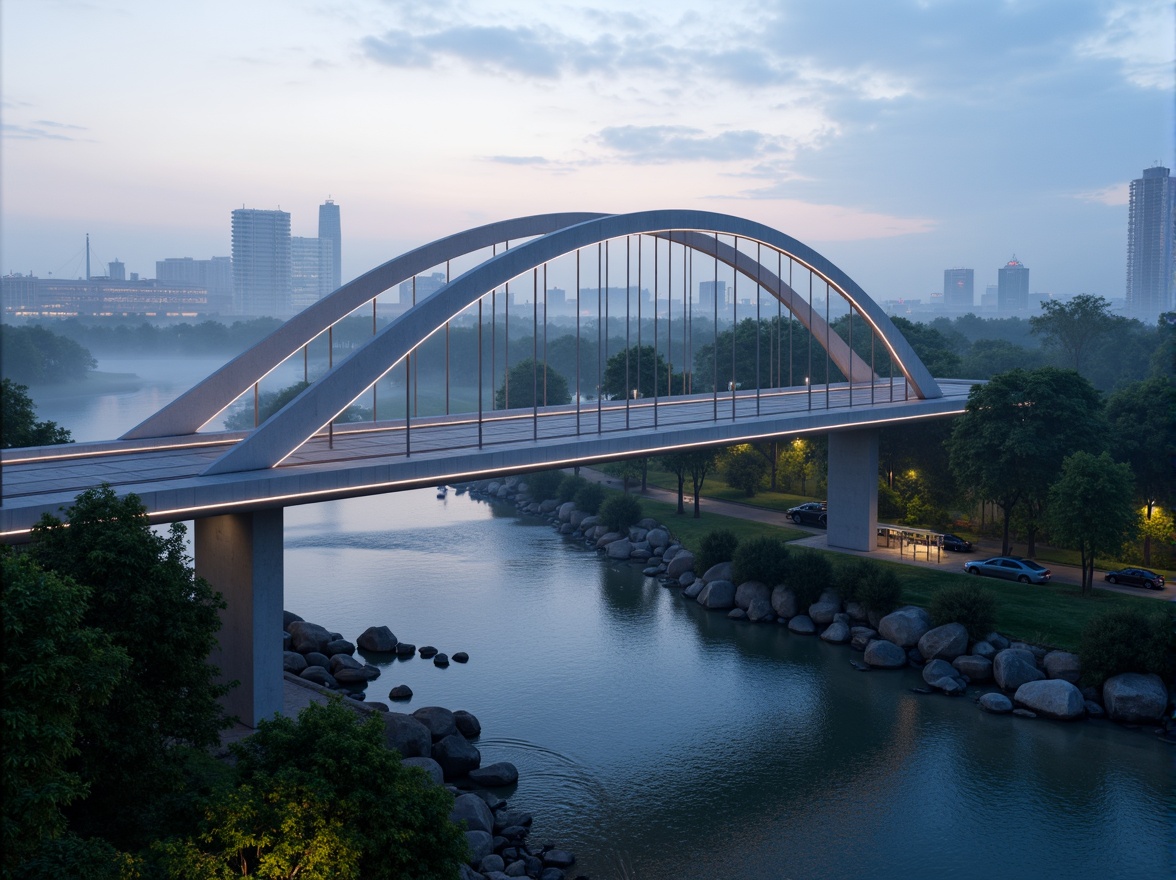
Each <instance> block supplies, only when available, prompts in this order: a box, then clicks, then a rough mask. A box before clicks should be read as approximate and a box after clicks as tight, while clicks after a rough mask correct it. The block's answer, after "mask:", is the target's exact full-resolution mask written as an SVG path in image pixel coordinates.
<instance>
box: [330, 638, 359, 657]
mask: <svg viewBox="0 0 1176 880" xmlns="http://www.w3.org/2000/svg"><path fill="white" fill-rule="evenodd" d="M323 653H324V654H326V655H327V656H328V657H334V656H335V655H336V654H349V655H350V654H354V653H355V645H353V644H351V642H349V641H347V639H331V641H329V642H327V647H326V648H324V649H323Z"/></svg>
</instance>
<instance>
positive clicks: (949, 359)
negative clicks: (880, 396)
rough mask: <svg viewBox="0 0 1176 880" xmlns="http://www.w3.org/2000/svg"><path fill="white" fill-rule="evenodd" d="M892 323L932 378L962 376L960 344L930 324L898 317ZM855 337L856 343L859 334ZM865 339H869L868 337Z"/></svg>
mask: <svg viewBox="0 0 1176 880" xmlns="http://www.w3.org/2000/svg"><path fill="white" fill-rule="evenodd" d="M891 321H892V322H893V323H894V326H895V327H897V328H898V331H899V332H900V333H901V334H902V335H903V337H904V338H905V339H906V341H907V342H909V343H910V344H911V348H913V349H914V350H915V354H917V355H918V356H919V360H921V361H922V362H923V365H924V366H925V367H926V368H927V369H928V370H930V371H931V375H932V376H944V377H947V376H959V375H960V367H961V366H962V363H961V360H960V356H959V354H958V351H959V345H958V342H954V341H953V340H952V339H950V338H949V337H948V336H946V335H945V334H943V333H941V332H940V331H939V330H938V329H936V328H935V327H931V326H930V325H928V324H920V323H916V322H914V321H910V320H908V319H906V318H902V317H898V316H895V317H893V318H891ZM956 335H958V334H956ZM854 336H855V342H856V337H857V336H858V334H857V333H855V334H854ZM863 337H864V334H863ZM864 338H866V339H868V337H864ZM855 347H856V346H855ZM859 353H861V352H859ZM867 362H868V357H867ZM878 370H879V372H880V373H881V372H882V367H881V366H879V367H878ZM855 378H856V377H855Z"/></svg>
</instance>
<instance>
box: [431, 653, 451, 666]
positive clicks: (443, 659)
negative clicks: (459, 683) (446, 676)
mask: <svg viewBox="0 0 1176 880" xmlns="http://www.w3.org/2000/svg"><path fill="white" fill-rule="evenodd" d="M433 665H434V666H440V667H442V668H444V667H446V666H448V665H449V655H448V654H443V653H437V654H434V655H433Z"/></svg>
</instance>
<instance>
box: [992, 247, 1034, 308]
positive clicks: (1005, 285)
mask: <svg viewBox="0 0 1176 880" xmlns="http://www.w3.org/2000/svg"><path fill="white" fill-rule="evenodd" d="M1028 309H1029V269H1028V267H1027V266H1025V264H1024V263H1022V262H1021V261H1020V260H1018V259H1017V257H1016V255H1014V256H1013V258H1012V259H1011V260H1009V261H1008V262H1007V263H1005V264H1004V265H1003V266H1001V267H1000V269H999V270H998V271H997V273H996V310H997V311H998V312H999V313H1000V314H1002V315H1015V314H1018V313H1023V312H1026V311H1028Z"/></svg>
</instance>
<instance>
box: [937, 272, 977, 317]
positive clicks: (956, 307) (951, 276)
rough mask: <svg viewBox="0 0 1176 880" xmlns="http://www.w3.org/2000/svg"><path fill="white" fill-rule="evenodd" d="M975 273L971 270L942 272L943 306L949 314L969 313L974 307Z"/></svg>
mask: <svg viewBox="0 0 1176 880" xmlns="http://www.w3.org/2000/svg"><path fill="white" fill-rule="evenodd" d="M975 274H976V273H975V272H974V271H973V270H972V269H944V270H943V304H944V306H945V307H946V308H947V311H949V312H959V313H961V314H962V313H964V312H970V311H971V310H972V309H973V307H974V306H975V305H976V297H975V291H974V287H973V285H974V281H975Z"/></svg>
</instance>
